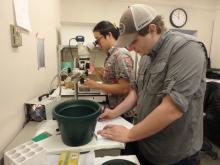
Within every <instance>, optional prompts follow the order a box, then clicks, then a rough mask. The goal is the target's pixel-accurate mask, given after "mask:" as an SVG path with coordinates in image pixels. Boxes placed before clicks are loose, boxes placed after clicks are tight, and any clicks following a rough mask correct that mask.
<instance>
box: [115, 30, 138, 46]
mask: <svg viewBox="0 0 220 165" xmlns="http://www.w3.org/2000/svg"><path fill="white" fill-rule="evenodd" d="M136 36H137V32H135V33H131V34H124V35H120V36H119V38H118V40H117V42H116V44H115V46H116V47H127V46H129V45H130V43H131V42H133V41H134V39H135V37H136Z"/></svg>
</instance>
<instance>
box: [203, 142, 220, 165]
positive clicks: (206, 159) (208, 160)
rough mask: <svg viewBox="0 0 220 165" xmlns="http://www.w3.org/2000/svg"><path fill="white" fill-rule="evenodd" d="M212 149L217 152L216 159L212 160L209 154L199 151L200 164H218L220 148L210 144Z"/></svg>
mask: <svg viewBox="0 0 220 165" xmlns="http://www.w3.org/2000/svg"><path fill="white" fill-rule="evenodd" d="M212 146H213V150H214V151H216V152H217V153H218V159H216V160H213V159H212V157H211V156H210V155H208V154H207V153H205V152H201V165H220V148H219V147H217V146H215V145H212Z"/></svg>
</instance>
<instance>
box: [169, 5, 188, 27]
mask: <svg viewBox="0 0 220 165" xmlns="http://www.w3.org/2000/svg"><path fill="white" fill-rule="evenodd" d="M186 21H187V14H186V11H185V10H184V9H182V8H177V9H174V10H173V11H172V12H171V14H170V23H171V24H172V25H173V26H174V27H177V28H180V27H183V26H184V25H185V24H186Z"/></svg>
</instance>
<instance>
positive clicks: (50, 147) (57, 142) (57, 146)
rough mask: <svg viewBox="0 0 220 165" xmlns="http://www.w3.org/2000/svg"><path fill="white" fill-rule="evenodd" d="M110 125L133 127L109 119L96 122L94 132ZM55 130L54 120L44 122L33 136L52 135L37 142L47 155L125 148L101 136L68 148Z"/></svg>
mask: <svg viewBox="0 0 220 165" xmlns="http://www.w3.org/2000/svg"><path fill="white" fill-rule="evenodd" d="M110 123H111V124H118V125H123V126H125V127H127V128H131V127H133V125H132V124H131V123H129V122H128V121H126V120H125V119H123V118H122V117H118V118H116V119H111V120H108V121H103V122H97V124H96V128H95V132H97V131H98V130H100V129H102V128H103V127H104V126H105V125H106V124H110ZM57 128H58V125H57V121H56V120H46V121H45V122H44V123H43V124H42V125H41V126H40V127H39V129H38V131H37V133H36V135H35V136H37V135H39V134H40V133H42V132H48V133H50V134H52V136H50V137H48V138H46V139H44V140H42V141H39V142H38V143H39V144H41V146H43V147H45V148H46V149H47V153H52V154H59V153H61V152H62V151H66V150H68V151H75V152H85V151H91V150H101V149H113V148H114V149H115V148H116V149H124V147H125V144H124V143H121V142H117V141H113V140H110V139H106V138H103V137H101V136H98V138H96V137H95V136H94V137H93V139H92V140H91V141H90V142H89V143H88V144H85V145H82V146H78V147H70V146H67V145H65V144H64V143H63V141H62V139H61V135H60V134H58V133H57V132H56V129H57Z"/></svg>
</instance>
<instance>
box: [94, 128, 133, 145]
mask: <svg viewBox="0 0 220 165" xmlns="http://www.w3.org/2000/svg"><path fill="white" fill-rule="evenodd" d="M129 131H130V129H128V128H126V127H124V126H122V125H113V124H109V125H106V126H105V127H104V128H103V130H100V131H98V134H99V135H101V136H103V137H105V138H108V139H112V140H115V141H119V142H123V143H127V142H129V141H131V140H130V139H129V138H128V134H129Z"/></svg>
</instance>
